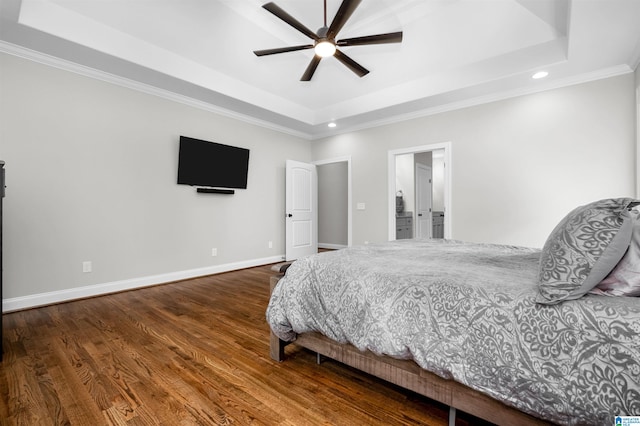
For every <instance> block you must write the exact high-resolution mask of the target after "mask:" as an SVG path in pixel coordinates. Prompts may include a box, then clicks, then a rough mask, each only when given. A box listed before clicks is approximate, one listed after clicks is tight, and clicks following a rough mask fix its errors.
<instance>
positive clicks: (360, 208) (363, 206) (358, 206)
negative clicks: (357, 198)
mask: <svg viewBox="0 0 640 426" xmlns="http://www.w3.org/2000/svg"><path fill="white" fill-rule="evenodd" d="M365 208H366V205H365V203H358V204H356V209H358V210H364V209H365Z"/></svg>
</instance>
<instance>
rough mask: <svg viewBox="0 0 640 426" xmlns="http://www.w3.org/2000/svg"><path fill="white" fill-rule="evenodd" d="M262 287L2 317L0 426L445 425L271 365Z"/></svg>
mask: <svg viewBox="0 0 640 426" xmlns="http://www.w3.org/2000/svg"><path fill="white" fill-rule="evenodd" d="M270 275H271V271H270V269H269V266H263V267H257V268H252V269H246V270H242V271H236V272H229V273H224V274H219V275H213V276H208V277H203V278H197V279H192V280H186V281H181V282H176V283H171V284H166V285H161V286H156V287H150V288H145V289H140V290H135V291H129V292H124V293H118V294H113V295H108V296H102V297H96V298H92V299H86V300H80V301H74V302H70V303H64V304H59V305H53V306H48V307H43V308H38V309H31V310H26V311H21V312H15V313H10V314H5V315H4V332H5V334H4V344H5V357H4V362H3V363H2V365H1V367H0V395H1V397H2V398H1V399H0V424H2V425H29V426H32V425H64V424H69V425H89V426H97V425H156V424H162V425H178V424H179V425H214V424H256V425H258V424H265V425H273V424H281V425H316V424H322V425H327V424H333V425H338V424H344V425H346V424H348V425H360V424H367V425H375V424H380V425H382V424H384V425H390V424H424V425H446V424H447V416H448V407H446V406H443V405H440V404H438V403H435V402H433V401H430V400H428V399H426V398H423V397H421V396H419V395H417V394H414V393H412V392H409V391H406V390H403V389H400V388H398V387H395V386H393V385H390V384H388V383H386V382H384V381H381V380H378V379H376V378H373V377H371V376H368V375H366V374H363V373H360V372H358V371H356V370H353V369H350V368H348V367H346V366H344V365H341V364H339V363H336V362H334V361H331V360H326V361H325V362H323V363H322V364H321V365H317V364H316V363H315V354H313V353H311V352H309V351H306V350H304V349H300V348H296V347H295V345H292V346H289V347H287V360H286V361H285V362H283V363H276V362H274V361H272V360H271V359H270V358H269V347H268V344H269V329H268V326H267V324H266V322H265V315H264V312H265V308H266V306H267V302H268V297H269V296H268V293H269V276H270ZM459 417H460V416H459ZM461 417H462V418H459V419H458V422H457V424H458V425H463V426H464V425H477V424H486V423H483V422H481V421H479V420H477V419H474V418H472V417H470V416H467V417H464V415H462V416H461Z"/></svg>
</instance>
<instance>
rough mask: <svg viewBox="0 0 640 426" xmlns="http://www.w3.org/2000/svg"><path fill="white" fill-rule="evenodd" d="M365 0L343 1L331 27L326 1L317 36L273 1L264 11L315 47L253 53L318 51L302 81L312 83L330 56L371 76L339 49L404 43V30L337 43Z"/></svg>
mask: <svg viewBox="0 0 640 426" xmlns="http://www.w3.org/2000/svg"><path fill="white" fill-rule="evenodd" d="M361 1H362V0H343V2H342V4H341V5H340V9H338V12H337V13H336V16H335V17H334V18H333V21H332V22H331V25H329V26H328V27H327V0H324V25H323V26H322V28H320V29H319V30H318V31H317V32H315V33H314V32H313V31H311V30H310V29H309V28H307V27H306V26H304V25H303V24H302V23H300V22H299V21H298V20H296V19H295V18H294V17H293V16H291V15H289V14H288V13H287V12H285V11H284V10H282V9H281V8H280V7H278V6H277V5H276V4H274V3H273V2H269V3H266V4H264V5H262V7H263V8H264V9H266V10H268V11H269V12H271V13H272V14H274V15H275V16H276V17H278V18H280V19H281V20H283V21H284V22H286V23H287V24H289V25H291V26H292V27H293V28H295V29H296V30H298V31H300V32H301V33H302V34H304V35H306V36H307V37H309V38H311V39H312V40H313V41H314V42H313V44H303V45H299V46H290V47H281V48H276V49H266V50H254V51H253V53H255V54H256V56H265V55H275V54H277V53H285V52H294V51H297V50H306V49H314V51H315V55H314V56H313V58H312V59H311V62H310V63H309V66H308V67H307V69H306V71H305V72H304V74H303V75H302V78H301V79H300V81H310V80H311V77H313V73H314V72H315V71H316V68H318V64H320V60H321V59H322V58H326V57H329V56H334V57H335V58H336V59H337V60H338V61H340V62H342V63H343V64H344V65H345V66H346V67H347V68H349V69H350V70H351V71H353V72H354V73H356V74H358V76H360V77H364V76H365V75H367V74H368V73H369V70H367V69H366V68H364V67H363V66H362V65H360V64H358V63H357V62H356V61H354V60H353V59H351V58H350V57H348V56H347V55H345V54H344V53H342V52H341V51H340V50H339V49H338V47H344V46H362V45H367V44H384V43H400V42H401V41H402V31H399V32H395V33H386V34H377V35H370V36H363V37H353V38H345V39H342V40H336V36H337V35H338V32H340V30H341V29H342V27H343V26H344V24H345V23H346V22H347V21H348V20H349V18H350V17H351V15H352V14H353V12H354V11H355V10H356V8H357V7H358V5H360V3H361Z"/></svg>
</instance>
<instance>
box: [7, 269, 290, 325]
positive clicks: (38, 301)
mask: <svg viewBox="0 0 640 426" xmlns="http://www.w3.org/2000/svg"><path fill="white" fill-rule="evenodd" d="M283 259H284V256H273V257H265V258H262V259H252V260H245V261H241V262H234V263H227V264H224V265H215V266H208V267H205V268H198V269H190V270H186V271H177V272H169V273H166V274H159V275H150V276H147V277H140V278H132V279H129V280H122V281H113V282H109V283H103V284H95V285H90V286H85V287H77V288H70V289H66V290H58V291H51V292H47V293H39V294H32V295H28V296H21V297H13V298H10V299H4V300H3V301H2V310H3V312H5V313H6V312H12V311H19V310H22V309H29V308H35V307H38V306H44V305H51V304H54V303H60V302H68V301H70V300H75V299H84V298H87V297H95V296H102V295H105V294H109V293H117V292H119V291H126V290H135V289H137V288H142V287H148V286H152V285H157V284H164V283H169V282H172V281H179V280H185V279H189V278H195V277H202V276H205V275H212V274H219V273H222V272H229V271H236V270H238V269H245V268H252V267H254V266H262V265H268V264H270V263H277V262H282V260H283Z"/></svg>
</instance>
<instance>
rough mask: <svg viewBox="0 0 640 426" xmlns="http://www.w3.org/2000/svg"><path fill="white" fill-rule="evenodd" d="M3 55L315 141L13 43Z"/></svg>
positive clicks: (1, 44) (2, 47)
mask: <svg viewBox="0 0 640 426" xmlns="http://www.w3.org/2000/svg"><path fill="white" fill-rule="evenodd" d="M0 52H2V53H6V54H9V55H13V56H17V57H20V58H22V59H27V60H30V61H33V62H37V63H39V64H42V65H46V66H50V67H53V68H57V69H61V70H63V71H68V72H72V73H74V74H78V75H82V76H84V77H89V78H93V79H96V80H100V81H103V82H106V83H110V84H114V85H117V86H120V87H125V88H127V89H131V90H135V91H138V92H142V93H145V94H148V95H152V96H157V97H159V98H162V99H166V100H170V101H173V102H177V103H180V104H183V105H187V106H190V107H193V108H198V109H201V110H204V111H208V112H212V113H215V114H218V115H221V116H224V117H228V118H233V119H235V120H238V121H242V122H245V123H248V124H253V125H256V126H260V127H263V128H266V129H269V130H274V131H277V132H281V133H285V134H288V135H291V136H296V137H299V138H303V139H306V140H309V139H311V136H312V135H311V134H309V133H305V132H300V131H297V130H293V129H291V128H288V127H285V126H279V125H276V124H273V123H271V122H269V121H265V120H260V119H258V118H255V117H251V116H249V115H246V114H241V113H238V112H235V111H231V110H229V109H226V108H222V107H219V106H217V105H213V104H211V103H208V102H204V101H200V100H198V99H194V98H191V97H188V96H184V95H180V94H177V93H175V92H171V91H169V90H164V89H160V88H158V87H155V86H151V85H148V84H145V83H140V82H139V81H135V80H131V79H128V78H125V77H120V76H117V75H115V74H111V73H107V72H104V71H100V70H97V69H95V68H91V67H87V66H85V65H80V64H78V63H75V62H71V61H67V60H64V59H60V58H57V57H55V56H51V55H48V54H46V53H42V52H38V51H35V50H31V49H27V48H25V47H22V46H18V45H16V44H13V43H7V42H5V41H1V40H0Z"/></svg>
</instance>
